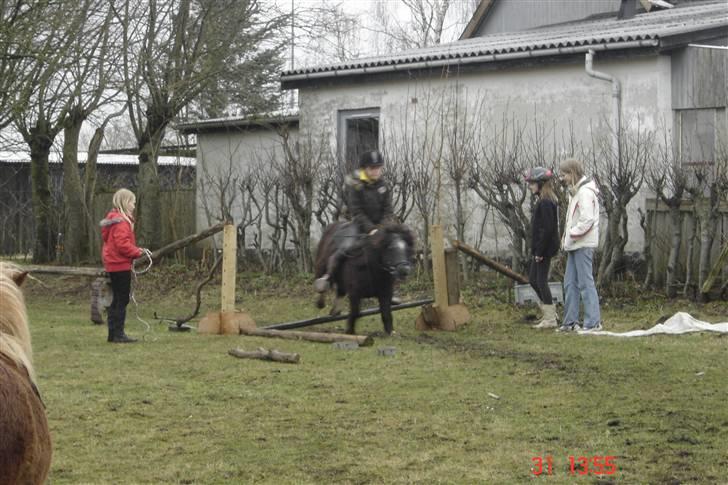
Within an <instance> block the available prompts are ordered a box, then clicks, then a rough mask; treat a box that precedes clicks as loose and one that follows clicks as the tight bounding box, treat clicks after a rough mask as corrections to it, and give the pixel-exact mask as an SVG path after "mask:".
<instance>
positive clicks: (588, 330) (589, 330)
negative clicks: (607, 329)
mask: <svg viewBox="0 0 728 485" xmlns="http://www.w3.org/2000/svg"><path fill="white" fill-rule="evenodd" d="M602 330H604V327H602V324H601V323H597V324H596V325H594V326H593V327H591V328H585V329H584V330H580V331H579V333H592V332H601V331H602Z"/></svg>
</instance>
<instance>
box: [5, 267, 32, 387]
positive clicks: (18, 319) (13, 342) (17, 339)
mask: <svg viewBox="0 0 728 485" xmlns="http://www.w3.org/2000/svg"><path fill="white" fill-rule="evenodd" d="M26 274H27V273H26V272H25V271H23V270H21V269H20V268H19V267H17V266H15V265H14V264H11V263H5V262H0V354H3V355H5V356H7V357H8V358H10V359H11V360H12V361H13V362H15V363H16V364H17V365H18V366H23V367H25V369H26V370H27V371H28V374H29V375H30V379H31V381H33V383H34V384H35V371H34V370H33V349H32V347H31V345H30V328H29V326H28V314H27V312H26V309H25V299H24V298H23V292H22V291H21V290H20V287H19V284H20V283H22V281H23V280H24V279H25V276H26Z"/></svg>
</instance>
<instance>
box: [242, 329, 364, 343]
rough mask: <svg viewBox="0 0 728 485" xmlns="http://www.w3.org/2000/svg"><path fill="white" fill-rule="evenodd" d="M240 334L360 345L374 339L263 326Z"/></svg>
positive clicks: (362, 336)
mask: <svg viewBox="0 0 728 485" xmlns="http://www.w3.org/2000/svg"><path fill="white" fill-rule="evenodd" d="M240 333H241V334H242V335H250V336H253V337H272V338H282V339H287V340H308V341H310V342H323V343H332V342H342V341H345V342H356V343H358V344H359V346H360V347H368V346H370V345H372V344H373V343H374V339H372V337H370V336H369V335H346V334H342V333H324V332H300V331H295V330H268V329H265V328H257V329H255V330H243V329H241V330H240Z"/></svg>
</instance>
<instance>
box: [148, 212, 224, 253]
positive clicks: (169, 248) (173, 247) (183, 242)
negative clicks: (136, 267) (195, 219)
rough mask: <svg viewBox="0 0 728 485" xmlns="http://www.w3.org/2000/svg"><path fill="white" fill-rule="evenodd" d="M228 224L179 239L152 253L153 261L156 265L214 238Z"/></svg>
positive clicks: (220, 224)
mask: <svg viewBox="0 0 728 485" xmlns="http://www.w3.org/2000/svg"><path fill="white" fill-rule="evenodd" d="M226 224H230V223H229V222H221V223H219V224H215V225H214V226H210V227H208V228H207V229H205V230H204V231H200V232H198V233H197V234H190V235H189V236H187V237H184V238H182V239H179V240H177V241H174V242H171V243H169V244H167V245H166V246H162V247H161V248H159V249H157V250H156V251H152V261H154V262H155V263H156V262H158V261H159V259H160V258H162V257H164V256H166V255H168V254H171V253H173V252H175V251H177V250H180V249H182V248H185V247H187V246H189V245H190V244H194V243H196V242H198V241H202V240H203V239H207V238H208V237H210V236H214V235H215V234H217V233H218V232H220V231H222V230H223V229H224V228H225V225H226Z"/></svg>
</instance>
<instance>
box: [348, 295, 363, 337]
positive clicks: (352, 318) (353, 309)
mask: <svg viewBox="0 0 728 485" xmlns="http://www.w3.org/2000/svg"><path fill="white" fill-rule="evenodd" d="M360 309H361V299H360V298H354V297H352V296H349V318H348V319H347V320H346V333H348V334H350V335H356V329H355V324H356V319H357V318H359V312H360Z"/></svg>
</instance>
